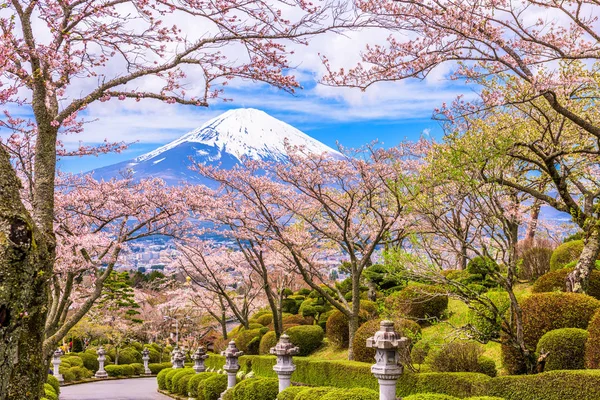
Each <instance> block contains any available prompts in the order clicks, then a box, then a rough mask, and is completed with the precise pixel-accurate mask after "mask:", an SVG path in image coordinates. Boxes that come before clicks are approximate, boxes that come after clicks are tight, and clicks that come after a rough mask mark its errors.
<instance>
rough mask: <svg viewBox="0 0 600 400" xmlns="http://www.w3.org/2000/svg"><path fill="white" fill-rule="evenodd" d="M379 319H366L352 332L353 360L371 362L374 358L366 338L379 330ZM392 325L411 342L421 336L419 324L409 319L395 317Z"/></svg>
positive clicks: (373, 350)
mask: <svg viewBox="0 0 600 400" xmlns="http://www.w3.org/2000/svg"><path fill="white" fill-rule="evenodd" d="M381 321H382V320H381V319H372V320H370V321H367V322H365V323H364V324H362V325H361V327H360V328H358V330H357V331H356V333H355V334H354V340H353V341H352V351H353V352H354V360H355V361H360V362H367V363H372V362H373V360H375V349H370V348H368V347H367V339H368V338H370V337H372V336H373V335H374V334H375V332H377V331H378V330H379V327H380V323H381ZM394 327H395V329H396V332H399V333H400V334H401V335H402V336H405V337H408V338H409V339H411V343H415V342H416V341H417V340H419V338H420V336H421V327H420V326H419V324H417V323H416V322H414V321H411V320H409V319H404V318H400V319H397V320H396V321H394Z"/></svg>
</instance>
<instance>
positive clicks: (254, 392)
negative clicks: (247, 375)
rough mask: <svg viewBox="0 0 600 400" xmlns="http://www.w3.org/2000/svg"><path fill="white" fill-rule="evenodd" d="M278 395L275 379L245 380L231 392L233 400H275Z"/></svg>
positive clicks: (277, 384)
mask: <svg viewBox="0 0 600 400" xmlns="http://www.w3.org/2000/svg"><path fill="white" fill-rule="evenodd" d="M277 393H279V380H278V379H277V378H264V379H247V380H245V381H242V382H240V383H238V384H237V385H236V386H235V388H234V390H233V393H232V395H233V397H232V398H233V400H275V399H276V398H277Z"/></svg>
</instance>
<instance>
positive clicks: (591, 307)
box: [502, 292, 600, 374]
mask: <svg viewBox="0 0 600 400" xmlns="http://www.w3.org/2000/svg"><path fill="white" fill-rule="evenodd" d="M599 308H600V301H598V300H596V299H594V298H593V297H590V296H588V295H585V294H579V293H560V292H554V293H537V294H533V295H531V296H529V297H527V298H525V299H524V300H523V301H522V303H521V309H522V312H523V335H524V339H525V344H526V345H527V346H528V348H529V349H530V350H531V351H535V349H536V347H537V343H538V341H539V340H540V338H541V337H542V336H543V335H544V334H545V333H546V332H549V331H552V330H554V329H561V328H580V329H585V328H587V326H588V322H589V321H590V319H591V318H592V316H593V315H594V313H595V311H596V310H597V309H599ZM502 363H503V364H504V366H505V368H506V369H507V370H508V372H509V373H511V374H519V373H524V372H525V369H526V368H525V362H524V360H523V359H522V358H521V356H520V353H519V352H518V351H517V349H515V348H513V347H511V346H507V345H502Z"/></svg>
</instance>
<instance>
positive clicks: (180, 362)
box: [172, 348, 185, 369]
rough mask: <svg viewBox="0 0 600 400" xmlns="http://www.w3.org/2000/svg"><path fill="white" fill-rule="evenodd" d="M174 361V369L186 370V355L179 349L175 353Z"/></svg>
mask: <svg viewBox="0 0 600 400" xmlns="http://www.w3.org/2000/svg"><path fill="white" fill-rule="evenodd" d="M173 353H174V354H173V359H172V363H173V369H180V368H184V367H185V365H184V364H185V354H184V353H183V351H182V350H181V349H179V348H177V349H175V350H174V351H173Z"/></svg>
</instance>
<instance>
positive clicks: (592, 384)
mask: <svg viewBox="0 0 600 400" xmlns="http://www.w3.org/2000/svg"><path fill="white" fill-rule="evenodd" d="M486 394H487V395H488V396H498V397H501V398H503V399H505V400H541V399H543V400H566V399H577V400H598V399H600V371H598V370H588V371H586V370H575V371H549V372H544V373H543V374H537V375H523V376H501V377H498V378H494V379H491V380H490V381H489V383H488V385H487V390H486ZM405 400H406V399H405Z"/></svg>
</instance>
